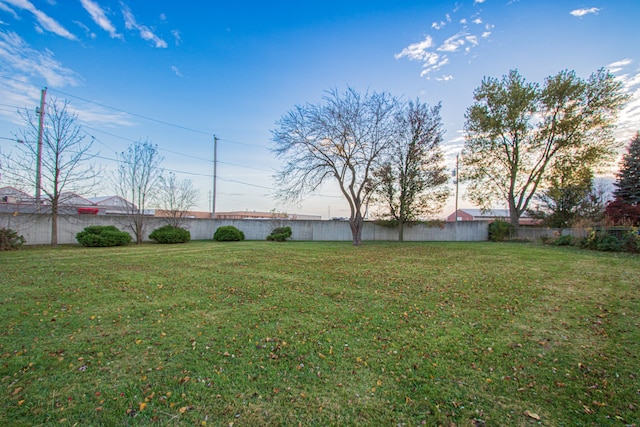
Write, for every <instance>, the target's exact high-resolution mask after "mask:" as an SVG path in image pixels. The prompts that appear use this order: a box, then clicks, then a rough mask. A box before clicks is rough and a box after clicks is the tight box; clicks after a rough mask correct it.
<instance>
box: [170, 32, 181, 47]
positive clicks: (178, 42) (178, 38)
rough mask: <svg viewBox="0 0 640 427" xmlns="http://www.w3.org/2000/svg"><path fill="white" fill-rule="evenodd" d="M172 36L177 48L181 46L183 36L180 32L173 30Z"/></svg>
mask: <svg viewBox="0 0 640 427" xmlns="http://www.w3.org/2000/svg"><path fill="white" fill-rule="evenodd" d="M171 35H172V36H173V38H174V39H175V42H176V46H180V45H181V44H182V36H181V35H180V31H178V30H171Z"/></svg>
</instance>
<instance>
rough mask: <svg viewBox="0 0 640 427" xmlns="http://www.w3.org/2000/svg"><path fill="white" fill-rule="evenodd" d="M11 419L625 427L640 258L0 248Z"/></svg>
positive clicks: (198, 245)
mask: <svg viewBox="0 0 640 427" xmlns="http://www.w3.org/2000/svg"><path fill="white" fill-rule="evenodd" d="M0 267H1V270H0V286H1V291H2V296H1V297H0V309H1V310H2V316H1V317H0V325H1V328H0V384H1V385H2V389H1V390H2V398H3V399H2V404H1V408H2V409H0V420H2V424H3V425H53V424H55V425H75V424H76V423H77V425H153V424H155V425H224V426H228V425H230V424H231V423H233V425H234V426H244V425H247V426H255V425H298V423H300V424H302V425H403V424H404V425H450V424H451V423H455V424H456V425H462V426H464V425H487V426H490V425H491V426H492V425H529V424H539V423H540V424H542V425H609V424H610V425H625V424H633V423H637V422H638V421H639V417H638V415H637V413H638V412H639V411H640V408H638V404H637V403H636V402H637V401H638V400H639V398H640V395H639V393H640V380H639V379H638V375H640V372H639V370H640V369H639V368H638V366H640V360H639V356H638V355H639V354H640V332H639V326H638V325H639V323H640V320H639V311H640V310H639V309H640V303H639V302H638V282H640V280H639V278H640V259H639V258H638V257H637V256H633V255H626V254H605V253H596V252H584V251H579V250H576V249H573V248H554V247H542V246H536V245H523V244H490V243H404V244H398V243H367V244H365V245H364V246H362V247H358V248H356V247H353V246H352V245H350V244H349V243H318V242H314V243H306V242H287V243H268V242H242V243H213V242H192V243H189V244H186V245H143V246H132V247H126V248H116V249H111V248H107V249H84V248H79V247H63V248H60V249H56V250H51V249H46V248H27V249H24V250H21V251H17V252H11V253H0Z"/></svg>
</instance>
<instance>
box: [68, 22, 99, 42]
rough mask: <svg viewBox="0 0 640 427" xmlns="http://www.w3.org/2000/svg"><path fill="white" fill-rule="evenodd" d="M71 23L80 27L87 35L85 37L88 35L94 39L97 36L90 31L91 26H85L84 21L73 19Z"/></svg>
mask: <svg viewBox="0 0 640 427" xmlns="http://www.w3.org/2000/svg"><path fill="white" fill-rule="evenodd" d="M73 23H74V24H76V25H77V26H78V27H80V28H82V29H83V30H84V32H85V34H86V35H87V37H89V38H90V39H96V38H97V37H98V36H97V35H96V33H94V32H93V31H91V28H89V27H87V26H86V25H85V24H84V23H82V22H80V21H73Z"/></svg>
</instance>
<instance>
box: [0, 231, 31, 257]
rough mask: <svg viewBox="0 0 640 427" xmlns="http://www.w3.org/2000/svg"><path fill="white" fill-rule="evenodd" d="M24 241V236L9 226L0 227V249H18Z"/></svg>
mask: <svg viewBox="0 0 640 427" xmlns="http://www.w3.org/2000/svg"><path fill="white" fill-rule="evenodd" d="M24 242H26V240H25V239H24V237H22V236H21V235H19V234H18V233H17V232H16V231H15V230H12V229H10V228H0V251H12V250H15V249H19V248H20V246H22V245H23V244H24Z"/></svg>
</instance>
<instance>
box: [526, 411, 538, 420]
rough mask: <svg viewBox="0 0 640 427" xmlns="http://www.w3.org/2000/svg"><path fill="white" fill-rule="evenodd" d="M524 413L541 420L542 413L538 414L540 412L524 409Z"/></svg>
mask: <svg viewBox="0 0 640 427" xmlns="http://www.w3.org/2000/svg"><path fill="white" fill-rule="evenodd" d="M524 414H525V415H526V416H527V417H529V418H533V419H534V420H537V421H540V415H538V414H536V413H534V412H531V411H529V410H526V411H524Z"/></svg>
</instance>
